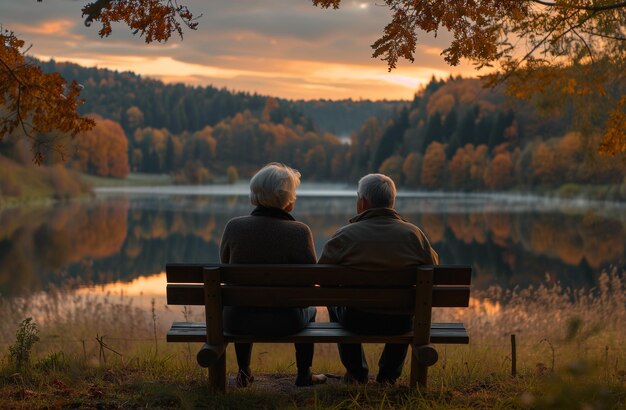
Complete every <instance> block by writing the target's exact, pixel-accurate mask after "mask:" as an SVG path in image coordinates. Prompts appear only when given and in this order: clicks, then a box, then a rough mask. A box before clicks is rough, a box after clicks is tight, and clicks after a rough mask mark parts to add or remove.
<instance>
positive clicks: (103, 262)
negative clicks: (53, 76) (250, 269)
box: [0, 185, 626, 299]
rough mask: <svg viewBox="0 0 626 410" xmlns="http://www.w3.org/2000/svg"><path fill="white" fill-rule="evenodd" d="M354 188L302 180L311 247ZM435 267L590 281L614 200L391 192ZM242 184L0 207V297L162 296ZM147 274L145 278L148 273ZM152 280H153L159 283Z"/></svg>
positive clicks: (613, 257) (608, 236) (197, 253)
mask: <svg viewBox="0 0 626 410" xmlns="http://www.w3.org/2000/svg"><path fill="white" fill-rule="evenodd" d="M354 202H355V192H354V189H341V188H338V187H332V189H329V188H328V187H323V186H313V185H311V186H304V187H302V188H301V189H300V190H299V191H298V201H297V203H296V207H295V209H294V212H293V215H294V216H295V217H296V219H298V220H300V221H302V222H305V223H306V224H308V225H309V226H310V227H311V229H312V231H313V234H314V237H315V246H316V250H317V253H318V256H319V254H320V253H321V250H322V248H323V246H324V243H325V242H326V240H327V239H328V238H329V236H330V235H332V233H333V232H334V231H335V230H336V229H337V228H339V227H340V226H342V225H344V224H345V223H347V220H348V219H349V218H350V217H351V216H353V215H354ZM396 208H397V209H398V211H399V212H400V213H401V214H402V215H403V216H404V217H405V218H406V219H408V220H409V221H411V222H413V223H414V224H416V225H418V226H420V227H421V228H422V229H423V230H424V232H425V233H426V234H427V236H428V237H429V238H430V240H431V242H432V243H433V245H434V247H435V249H436V250H437V252H438V253H439V255H440V258H441V262H442V263H447V264H469V265H472V267H473V268H474V286H475V287H477V288H480V289H485V288H487V287H489V286H491V285H496V284H497V285H500V286H502V287H505V288H513V287H515V286H521V287H525V286H528V285H530V284H536V283H539V282H542V281H544V280H545V279H546V275H549V277H550V280H560V281H561V282H562V283H564V284H565V285H569V286H575V287H579V286H593V285H594V281H595V278H596V277H597V276H598V274H599V273H600V272H602V270H606V269H612V268H617V269H618V271H619V272H623V271H624V267H625V266H626V262H625V261H626V235H625V233H626V212H625V208H624V207H623V205H619V204H605V203H594V202H587V201H557V200H549V199H541V198H537V197H526V196H507V195H459V194H424V193H401V194H399V197H398V200H397V204H396ZM251 209H252V207H251V206H250V204H249V201H248V198H247V187H246V186H245V185H236V186H228V187H219V186H214V187H200V188H197V187H159V188H128V189H119V188H118V189H101V190H99V191H98V195H97V197H96V198H94V199H91V200H83V201H75V202H69V203H63V204H57V205H54V206H52V207H33V206H27V207H19V208H10V209H5V210H0V295H1V296H0V297H2V298H9V299H10V298H12V297H19V296H27V295H29V294H32V293H34V292H41V291H44V292H45V291H46V290H47V289H49V288H50V287H63V286H69V287H72V288H81V287H91V288H92V289H102V291H103V292H104V291H105V290H104V289H110V285H109V287H107V286H100V285H105V284H115V286H116V287H117V288H120V289H124V288H125V287H126V288H127V291H129V292H131V293H134V292H139V293H141V291H142V288H145V289H148V288H150V287H152V288H154V289H152V291H155V292H161V293H162V294H164V293H165V286H164V282H163V278H162V276H155V275H159V274H161V273H162V272H163V270H164V267H165V264H166V263H168V262H218V260H219V243H220V237H221V234H222V231H223V229H224V226H225V224H226V222H227V221H228V220H229V219H230V218H233V217H235V216H239V215H245V214H248V213H250V211H251ZM154 278H157V279H156V280H155V279H154ZM159 278H160V279H159Z"/></svg>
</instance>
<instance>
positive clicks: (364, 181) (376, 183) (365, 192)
mask: <svg viewBox="0 0 626 410" xmlns="http://www.w3.org/2000/svg"><path fill="white" fill-rule="evenodd" d="M357 195H358V196H359V198H365V199H366V200H367V203H368V204H369V206H370V208H393V205H394V203H395V202H396V184H394V183H393V180H392V179H391V178H389V177H388V176H387V175H383V174H368V175H365V176H364V177H363V178H361V179H360V180H359V187H358V189H357Z"/></svg>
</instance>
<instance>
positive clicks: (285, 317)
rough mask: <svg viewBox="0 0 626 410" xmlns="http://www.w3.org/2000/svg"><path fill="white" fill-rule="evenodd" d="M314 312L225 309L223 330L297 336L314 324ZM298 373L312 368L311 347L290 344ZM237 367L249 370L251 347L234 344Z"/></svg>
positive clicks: (245, 344) (309, 345) (313, 309)
mask: <svg viewBox="0 0 626 410" xmlns="http://www.w3.org/2000/svg"><path fill="white" fill-rule="evenodd" d="M315 314H316V309H315V307H313V306H309V307H308V308H303V309H300V308H251V307H225V308H224V311H223V318H224V330H226V331H227V332H229V333H233V334H243V335H245V334H255V335H267V336H271V335H278V336H286V335H289V334H293V333H297V332H299V331H300V330H302V329H303V328H304V327H306V326H307V324H308V323H309V322H315ZM294 346H295V348H296V366H297V367H298V373H299V374H300V373H302V374H308V372H309V369H310V367H311V365H312V364H313V352H314V345H313V343H294ZM235 354H236V355H237V365H238V366H239V368H240V369H243V370H245V371H247V370H249V369H250V359H251V357H252V343H235Z"/></svg>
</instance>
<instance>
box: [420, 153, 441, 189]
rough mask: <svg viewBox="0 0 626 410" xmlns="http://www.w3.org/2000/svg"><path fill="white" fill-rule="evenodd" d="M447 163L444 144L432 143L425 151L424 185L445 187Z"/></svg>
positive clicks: (423, 165) (422, 177)
mask: <svg viewBox="0 0 626 410" xmlns="http://www.w3.org/2000/svg"><path fill="white" fill-rule="evenodd" d="M445 165H446V152H445V148H444V146H443V144H441V143H439V142H436V141H435V142H433V143H431V144H430V145H429V146H428V148H426V152H425V153H424V160H423V163H422V175H421V182H422V185H423V186H425V187H427V188H434V189H437V188H443V182H444V176H445Z"/></svg>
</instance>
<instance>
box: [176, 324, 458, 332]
mask: <svg viewBox="0 0 626 410" xmlns="http://www.w3.org/2000/svg"><path fill="white" fill-rule="evenodd" d="M171 328H172V329H178V328H181V329H202V331H204V330H205V329H206V324H205V323H204V322H174V323H172V326H171ZM430 328H431V329H438V330H463V331H465V325H464V324H463V323H431V324H430ZM307 329H343V326H342V325H341V324H340V323H336V322H313V323H309V324H308V325H307Z"/></svg>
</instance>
